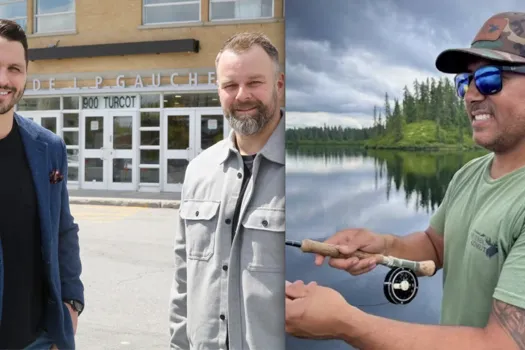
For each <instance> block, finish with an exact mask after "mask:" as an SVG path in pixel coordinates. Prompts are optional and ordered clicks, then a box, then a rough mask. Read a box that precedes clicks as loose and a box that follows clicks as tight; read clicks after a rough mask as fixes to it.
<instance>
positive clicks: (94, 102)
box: [82, 96, 137, 109]
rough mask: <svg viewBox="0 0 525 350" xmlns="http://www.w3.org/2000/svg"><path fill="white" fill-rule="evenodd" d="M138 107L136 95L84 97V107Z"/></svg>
mask: <svg viewBox="0 0 525 350" xmlns="http://www.w3.org/2000/svg"><path fill="white" fill-rule="evenodd" d="M123 108H137V106H136V96H87V97H82V109H123Z"/></svg>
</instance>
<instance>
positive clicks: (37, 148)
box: [15, 113, 50, 242]
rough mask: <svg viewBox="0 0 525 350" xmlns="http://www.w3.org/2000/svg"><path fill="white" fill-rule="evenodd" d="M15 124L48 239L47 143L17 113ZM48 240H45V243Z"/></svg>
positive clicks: (41, 221)
mask: <svg viewBox="0 0 525 350" xmlns="http://www.w3.org/2000/svg"><path fill="white" fill-rule="evenodd" d="M15 122H16V123H17V124H18V126H19V130H20V135H21V137H22V141H23V144H24V148H25V153H26V157H27V160H28V162H29V167H30V169H31V173H32V174H33V183H34V185H35V190H36V196H37V201H38V208H39V210H38V212H39V214H40V227H41V229H42V234H43V236H44V237H43V238H48V237H47V236H48V232H49V230H48V227H47V226H48V224H49V222H48V218H49V216H50V201H49V194H50V182H49V169H48V152H47V143H45V142H43V141H41V140H39V139H38V133H39V132H38V129H37V128H35V127H34V126H33V125H32V124H31V123H32V122H31V121H29V120H24V119H23V118H22V117H20V116H18V115H17V114H16V113H15ZM47 241H48V240H47V239H45V240H44V242H47Z"/></svg>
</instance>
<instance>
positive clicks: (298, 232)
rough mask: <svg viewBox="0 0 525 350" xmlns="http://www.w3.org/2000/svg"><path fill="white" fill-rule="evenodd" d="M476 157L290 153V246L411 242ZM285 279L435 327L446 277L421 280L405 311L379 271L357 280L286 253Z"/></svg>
mask: <svg viewBox="0 0 525 350" xmlns="http://www.w3.org/2000/svg"><path fill="white" fill-rule="evenodd" d="M482 154H483V153H479V152H464V153H429V152H421V153H416V152H398V151H365V150H360V149H349V148H324V149H322V148H321V147H315V148H314V147H308V148H302V149H293V150H292V149H290V150H288V151H287V158H286V168H287V170H286V171H287V175H286V231H287V232H286V235H287V239H292V240H301V239H305V238H310V239H315V240H321V241H322V240H324V239H326V238H328V237H330V236H331V235H332V234H334V233H335V232H337V231H338V230H341V229H344V228H358V227H363V228H368V229H370V230H372V231H374V232H377V233H392V234H398V235H406V234H408V233H411V232H415V231H421V230H424V229H425V228H427V226H428V223H429V219H430V216H431V214H432V213H433V211H434V210H435V209H436V208H437V206H438V205H439V204H440V203H441V200H442V199H443V196H444V194H445V191H446V188H447V186H448V183H449V181H450V179H451V178H452V176H453V175H454V173H455V172H456V171H457V170H458V169H459V168H460V167H461V166H462V165H463V164H465V163H466V162H467V161H469V160H470V159H473V158H475V157H478V156H481V155H482ZM286 249H287V250H286V279H287V280H288V281H295V280H298V279H300V280H303V281H304V282H305V283H308V282H310V281H316V282H317V283H318V284H320V285H324V286H328V287H331V288H334V289H336V290H337V291H339V292H340V293H341V294H342V295H343V296H344V297H345V298H346V300H347V301H348V302H349V303H350V304H352V305H354V306H356V307H359V308H360V309H362V310H364V311H366V312H368V313H371V314H375V315H378V316H383V317H387V318H390V319H395V320H400V321H409V322H417V323H427V324H437V323H439V313H440V305H441V296H442V291H441V288H442V274H441V271H439V272H438V273H437V274H436V275H435V276H434V277H431V278H419V291H418V294H417V296H416V298H415V299H414V300H413V301H412V302H411V303H409V304H406V305H393V304H390V303H388V301H387V300H386V298H385V297H384V294H383V281H384V278H385V275H386V273H387V272H388V271H389V270H388V269H387V268H386V267H383V266H379V267H377V268H376V269H375V270H374V271H372V272H370V273H368V274H366V275H361V276H352V275H350V274H348V273H346V272H344V271H340V270H336V269H333V268H331V267H329V266H328V265H326V264H325V265H323V266H321V267H318V266H316V265H315V264H314V257H313V255H310V254H305V253H302V252H301V251H300V250H299V249H297V248H293V247H287V248H286ZM286 348H287V349H290V350H292V349H293V350H313V349H316V350H336V349H352V348H351V347H350V346H349V345H347V344H346V343H344V342H342V341H331V340H329V341H327V340H323V341H313V340H302V339H297V338H294V337H290V336H288V337H287V347H286Z"/></svg>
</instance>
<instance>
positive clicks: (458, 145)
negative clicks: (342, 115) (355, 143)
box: [362, 120, 477, 149]
mask: <svg viewBox="0 0 525 350" xmlns="http://www.w3.org/2000/svg"><path fill="white" fill-rule="evenodd" d="M402 128H403V131H402V133H401V138H400V139H399V137H397V135H396V134H394V133H391V134H386V135H383V136H376V137H374V138H370V139H368V140H366V141H364V142H363V143H362V144H363V145H364V146H365V147H366V148H373V149H382V148H396V149H435V148H437V149H472V148H477V146H476V144H475V143H474V142H473V141H472V134H471V132H470V129H463V128H461V129H457V128H456V129H454V128H452V127H448V128H438V127H437V124H436V122H435V121H432V120H425V121H421V122H414V123H410V124H404V125H403V127H402Z"/></svg>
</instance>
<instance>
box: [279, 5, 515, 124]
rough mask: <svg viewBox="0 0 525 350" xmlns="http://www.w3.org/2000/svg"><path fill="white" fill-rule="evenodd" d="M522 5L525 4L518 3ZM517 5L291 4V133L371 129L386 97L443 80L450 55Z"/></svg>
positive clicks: (288, 92)
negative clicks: (445, 56) (444, 55)
mask: <svg viewBox="0 0 525 350" xmlns="http://www.w3.org/2000/svg"><path fill="white" fill-rule="evenodd" d="M519 2H520V3H522V2H523V0H521V1H519ZM521 5H522V6H521V7H520V6H518V0H498V1H494V0H464V1H456V0H442V1H421V0H286V1H285V6H286V9H285V10H286V12H285V15H286V84H287V87H286V110H287V125H288V127H300V126H315V125H318V126H322V125H323V124H324V123H326V124H327V125H342V126H352V127H361V126H369V125H370V124H371V122H372V114H373V107H374V105H378V106H381V107H382V106H383V101H384V94H385V92H388V94H389V95H390V96H392V97H398V98H400V97H401V94H402V89H403V87H404V86H405V85H408V86H409V88H411V86H412V84H413V81H414V80H415V79H426V78H427V77H433V76H434V77H437V78H438V77H440V76H443V75H442V74H441V73H440V72H439V71H437V70H436V69H435V65H434V64H435V59H436V57H437V55H438V54H439V53H440V52H441V51H442V50H444V49H447V48H451V47H464V46H470V42H471V40H472V39H473V38H474V36H475V35H476V33H477V32H478V30H479V29H480V27H481V26H482V25H483V23H484V22H485V20H487V19H488V18H489V17H490V16H491V15H493V14H495V13H498V12H504V11H519V10H520V8H523V3H522V4H521Z"/></svg>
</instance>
